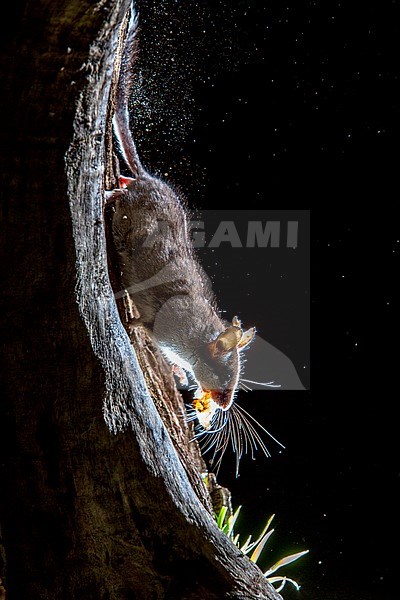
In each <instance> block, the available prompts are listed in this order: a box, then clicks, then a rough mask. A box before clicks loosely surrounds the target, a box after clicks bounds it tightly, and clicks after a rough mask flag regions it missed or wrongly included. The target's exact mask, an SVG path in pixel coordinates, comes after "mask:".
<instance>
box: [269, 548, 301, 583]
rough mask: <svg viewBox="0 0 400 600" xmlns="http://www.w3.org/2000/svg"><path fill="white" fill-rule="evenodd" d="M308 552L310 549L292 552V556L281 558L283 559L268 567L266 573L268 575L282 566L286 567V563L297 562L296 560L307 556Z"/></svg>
mask: <svg viewBox="0 0 400 600" xmlns="http://www.w3.org/2000/svg"><path fill="white" fill-rule="evenodd" d="M308 553H309V550H304V552H298V553H297V554H291V555H290V556H286V557H285V558H281V560H278V562H277V563H275V564H274V565H273V566H272V567H271V568H270V569H268V571H266V572H265V573H264V575H265V576H266V577H268V575H271V574H272V573H275V572H276V571H277V570H278V569H281V568H282V567H286V565H290V564H291V563H293V562H295V561H296V560H299V558H301V557H302V556H305V555H306V554H308Z"/></svg>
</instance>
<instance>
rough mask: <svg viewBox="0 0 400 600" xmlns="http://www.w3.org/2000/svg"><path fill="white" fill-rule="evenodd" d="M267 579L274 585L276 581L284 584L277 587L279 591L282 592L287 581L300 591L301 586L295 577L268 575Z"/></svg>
mask: <svg viewBox="0 0 400 600" xmlns="http://www.w3.org/2000/svg"><path fill="white" fill-rule="evenodd" d="M267 581H268V582H269V583H271V584H272V585H274V584H275V583H281V584H282V585H280V586H279V588H277V589H276V591H277V592H281V591H282V590H283V588H284V587H285V585H286V584H287V583H291V584H292V585H293V586H294V587H295V588H296V590H297V591H298V592H299V591H300V586H299V584H298V583H297V581H294V579H288V578H287V577H268V579H267Z"/></svg>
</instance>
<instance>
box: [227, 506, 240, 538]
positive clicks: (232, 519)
mask: <svg viewBox="0 0 400 600" xmlns="http://www.w3.org/2000/svg"><path fill="white" fill-rule="evenodd" d="M241 510H242V507H241V506H239V508H238V509H237V510H236V511H235V514H234V515H233V517H230V518H229V521H228V523H229V528H228V532H227V535H228V536H229V537H232V536H233V528H234V527H235V525H236V521H237V519H238V516H239V514H240V511H241Z"/></svg>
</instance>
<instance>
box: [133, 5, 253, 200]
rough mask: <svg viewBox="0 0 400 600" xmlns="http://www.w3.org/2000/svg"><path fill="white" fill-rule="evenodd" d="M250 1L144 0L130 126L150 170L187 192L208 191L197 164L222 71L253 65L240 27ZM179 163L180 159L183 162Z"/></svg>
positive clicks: (138, 6)
mask: <svg viewBox="0 0 400 600" xmlns="http://www.w3.org/2000/svg"><path fill="white" fill-rule="evenodd" d="M246 6H247V3H245V4H243V5H241V4H240V3H239V5H238V6H231V5H230V4H229V2H216V3H215V5H213V6H207V5H206V4H203V3H197V2H193V1H192V0H179V1H178V0H161V1H157V0H138V1H137V2H136V8H137V10H138V12H139V53H138V57H137V60H136V64H135V82H134V86H133V94H132V97H131V101H130V105H129V108H130V115H131V127H132V130H133V132H134V136H135V140H136V143H137V146H138V149H139V153H140V156H141V159H142V161H143V163H144V164H145V166H146V167H147V168H148V169H149V170H150V171H151V172H153V173H157V174H163V173H165V172H168V173H169V174H170V175H171V176H172V178H173V180H174V181H175V183H178V184H179V185H182V187H184V188H186V187H187V184H188V183H190V185H191V187H192V188H193V189H194V188H204V185H205V181H206V173H205V171H204V169H203V168H201V167H200V166H199V164H196V163H195V159H194V158H193V155H192V152H193V144H195V142H194V141H193V131H194V130H195V129H196V126H201V125H200V123H201V112H202V110H203V109H204V108H205V107H204V103H205V102H206V99H207V94H208V91H209V90H210V89H211V88H212V87H213V82H214V81H215V80H216V78H218V76H219V75H220V74H221V73H223V72H229V71H232V70H234V69H236V68H237V67H238V66H239V65H240V64H243V63H244V62H246V58H247V57H248V55H249V52H248V49H246V50H244V49H243V40H241V39H240V24H241V23H242V20H243V14H244V13H245V12H246ZM177 157H178V160H177Z"/></svg>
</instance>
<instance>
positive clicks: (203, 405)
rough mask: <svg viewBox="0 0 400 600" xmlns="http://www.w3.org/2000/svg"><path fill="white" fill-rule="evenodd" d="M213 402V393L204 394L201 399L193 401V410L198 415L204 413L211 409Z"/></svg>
mask: <svg viewBox="0 0 400 600" xmlns="http://www.w3.org/2000/svg"><path fill="white" fill-rule="evenodd" d="M211 401H212V394H211V392H204V393H203V395H202V396H201V397H200V398H195V399H194V400H193V408H194V409H195V410H196V411H197V412H198V413H204V412H206V411H209V410H210V409H211Z"/></svg>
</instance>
